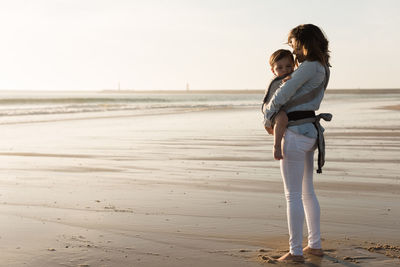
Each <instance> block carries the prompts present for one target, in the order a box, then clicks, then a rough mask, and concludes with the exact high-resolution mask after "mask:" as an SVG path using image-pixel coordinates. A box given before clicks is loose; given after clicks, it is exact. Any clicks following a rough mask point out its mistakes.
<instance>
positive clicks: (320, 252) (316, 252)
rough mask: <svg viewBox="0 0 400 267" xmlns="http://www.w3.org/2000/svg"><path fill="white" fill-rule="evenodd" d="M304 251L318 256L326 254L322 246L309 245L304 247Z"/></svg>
mask: <svg viewBox="0 0 400 267" xmlns="http://www.w3.org/2000/svg"><path fill="white" fill-rule="evenodd" d="M303 253H304V254H310V255H314V256H318V257H322V256H324V251H323V250H322V248H310V247H309V246H307V247H305V248H303Z"/></svg>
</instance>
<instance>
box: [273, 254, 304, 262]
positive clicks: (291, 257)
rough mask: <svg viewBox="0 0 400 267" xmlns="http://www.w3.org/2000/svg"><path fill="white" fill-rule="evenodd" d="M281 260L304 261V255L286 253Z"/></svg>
mask: <svg viewBox="0 0 400 267" xmlns="http://www.w3.org/2000/svg"><path fill="white" fill-rule="evenodd" d="M278 261H280V262H304V257H303V256H302V255H292V254H290V252H288V253H286V254H285V255H283V256H282V257H280V258H279V259H278Z"/></svg>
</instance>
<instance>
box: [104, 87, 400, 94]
mask: <svg viewBox="0 0 400 267" xmlns="http://www.w3.org/2000/svg"><path fill="white" fill-rule="evenodd" d="M101 92H102V93H113V94H114V93H116V94H264V92H265V90H263V89H248V90H228V89H227V90H190V91H185V90H102V91H101ZM326 93H327V94H400V88H398V89H327V90H326Z"/></svg>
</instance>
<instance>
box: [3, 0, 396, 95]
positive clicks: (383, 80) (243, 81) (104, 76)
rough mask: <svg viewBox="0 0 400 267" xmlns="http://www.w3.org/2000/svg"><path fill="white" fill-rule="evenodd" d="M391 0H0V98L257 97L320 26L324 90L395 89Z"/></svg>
mask: <svg viewBox="0 0 400 267" xmlns="http://www.w3.org/2000/svg"><path fill="white" fill-rule="evenodd" d="M399 13H400V1H397V0H380V1H377V0H376V1H374V0H348V1H345V0H343V1H342V0H325V1H322V0H292V1H291V0H283V1H277V0H274V1H270V0H240V1H239V0H108V1H107V0H26V1H23V0H0V33H1V35H0V37H1V42H0V53H1V56H0V90H5V89H21V90H24V89H25V90H26V89H33V90H101V89H110V88H117V86H118V82H120V84H121V88H122V89H137V90H139V89H185V86H186V82H189V84H190V87H191V89H247V88H248V89H261V88H264V87H265V84H266V82H267V81H268V80H269V79H270V78H271V72H270V70H269V67H268V66H267V65H266V61H267V58H268V57H269V55H270V54H271V53H272V52H273V51H275V50H276V49H279V48H288V46H287V45H285V42H286V37H287V34H288V32H289V31H290V29H292V28H293V27H295V26H297V25H298V24H303V23H313V24H316V25H318V26H320V27H321V28H322V29H323V30H324V31H325V33H326V34H327V36H328V39H329V41H330V48H331V51H332V54H331V55H332V60H331V63H332V66H333V68H332V70H331V71H332V76H331V81H330V86H329V87H330V88H359V87H360V88H400V78H399V76H400V66H399V64H400V54H399V52H398V45H399V44H400V30H399V27H400V16H399Z"/></svg>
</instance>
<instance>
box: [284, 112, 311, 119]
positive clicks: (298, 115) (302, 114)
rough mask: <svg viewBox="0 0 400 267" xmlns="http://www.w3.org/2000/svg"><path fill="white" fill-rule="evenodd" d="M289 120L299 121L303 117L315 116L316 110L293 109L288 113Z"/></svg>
mask: <svg viewBox="0 0 400 267" xmlns="http://www.w3.org/2000/svg"><path fill="white" fill-rule="evenodd" d="M287 116H288V119H289V121H298V120H302V119H308V118H315V111H313V110H306V111H292V112H289V113H288V114H287Z"/></svg>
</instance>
